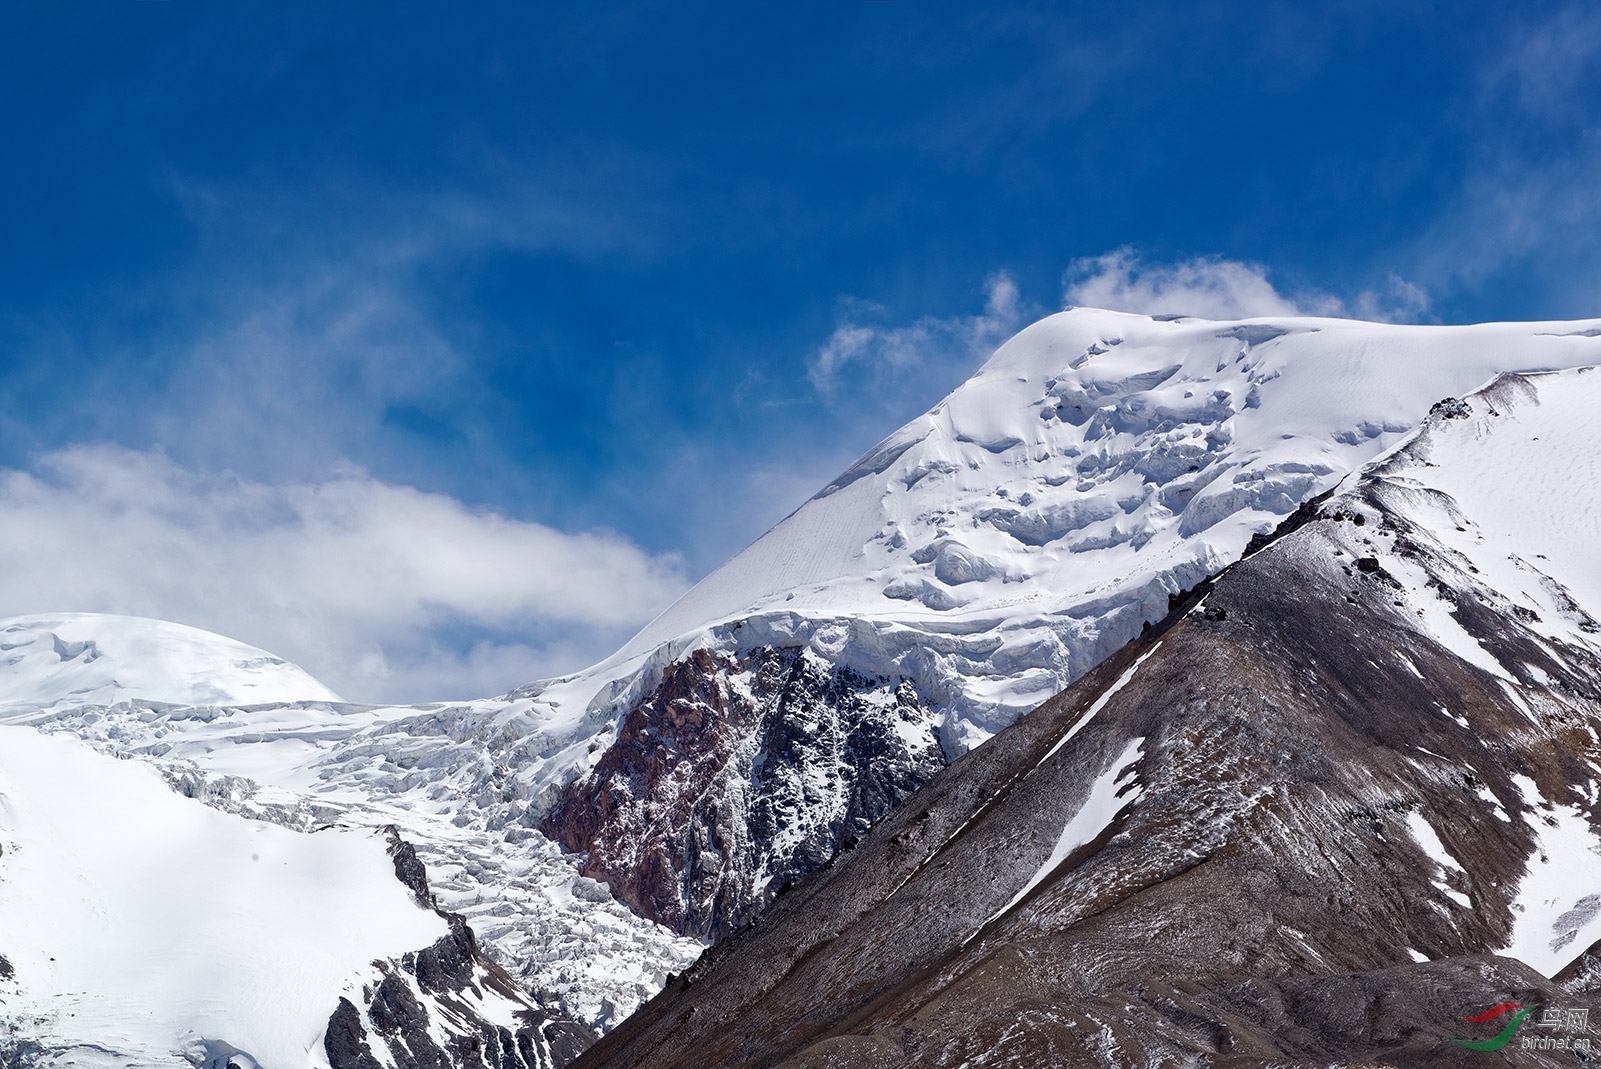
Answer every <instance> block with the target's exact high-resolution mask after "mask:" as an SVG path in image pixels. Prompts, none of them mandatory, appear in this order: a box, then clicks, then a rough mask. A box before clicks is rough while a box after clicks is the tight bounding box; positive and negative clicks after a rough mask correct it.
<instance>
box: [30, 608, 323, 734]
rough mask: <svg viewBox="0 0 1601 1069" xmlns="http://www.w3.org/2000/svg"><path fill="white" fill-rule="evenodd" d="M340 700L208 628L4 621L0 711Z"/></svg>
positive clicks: (72, 618) (105, 619) (112, 621)
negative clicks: (133, 704) (151, 703)
mask: <svg viewBox="0 0 1601 1069" xmlns="http://www.w3.org/2000/svg"><path fill="white" fill-rule="evenodd" d="M135 699H140V700H144V701H157V702H171V703H173V704H175V705H225V704H228V705H234V704H236V705H255V704H263V703H267V702H296V701H316V702H336V701H339V700H340V699H339V695H337V694H335V693H334V692H333V691H331V690H329V689H328V688H327V687H325V686H323V685H322V684H321V683H319V682H318V681H317V680H315V679H313V678H311V676H309V675H307V674H306V672H305V671H303V670H302V669H301V668H299V667H298V666H296V665H293V664H290V663H289V662H288V661H285V660H283V659H281V658H278V657H274V656H273V655H272V654H270V653H268V652H267V651H265V650H258V649H256V648H255V647H254V646H247V645H245V644H244V643H243V642H235V641H234V640H233V639H231V638H223V637H222V636H221V635H214V634H212V633H211V632H209V631H201V630H199V629H198V628H193V627H185V626H184V625H182V624H171V623H167V622H166V621H165V620H147V619H143V618H141V617H137V616H108V615H103V614H98V613H54V614H51V615H46V616H14V617H12V618H10V619H8V620H0V711H4V710H14V709H41V708H49V707H50V706H53V705H113V704H115V703H117V702H119V701H133V700H135Z"/></svg>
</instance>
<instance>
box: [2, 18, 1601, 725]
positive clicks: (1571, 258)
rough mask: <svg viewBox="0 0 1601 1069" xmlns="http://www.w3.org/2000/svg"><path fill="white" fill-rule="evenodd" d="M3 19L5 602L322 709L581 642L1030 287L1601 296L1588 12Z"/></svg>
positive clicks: (898, 400) (1596, 57) (474, 679)
mask: <svg viewBox="0 0 1601 1069" xmlns="http://www.w3.org/2000/svg"><path fill="white" fill-rule="evenodd" d="M0 51H3V55H0V85H3V87H4V92H5V97H6V100H7V102H8V106H7V108H6V109H5V112H4V115H3V117H0V133H3V136H4V150H5V157H6V161H7V164H8V166H6V167H5V168H4V169H0V234H3V235H4V243H3V245H0V467H3V468H4V469H5V482H4V486H3V488H0V505H4V506H5V508H4V511H3V512H0V514H3V515H7V516H8V519H7V520H5V521H0V523H3V525H4V527H3V528H0V551H3V552H12V553H17V554H22V555H23V556H24V560H23V562H22V563H20V564H19V565H17V566H16V567H15V569H14V570H16V571H17V572H18V573H19V576H20V577H14V578H11V579H8V580H5V581H4V582H0V614H12V613H21V612H32V611H44V610H49V609H95V610H115V611H126V612H138V613H143V614H149V615H162V616H167V617H169V618H177V619H182V620H184V622H189V623H195V624H198V625H200V626H207V627H212V628H214V629H217V630H223V631H226V632H227V633H230V634H232V635H234V636H235V637H238V638H242V639H245V640H246V641H252V642H257V643H258V644H262V645H266V646H269V648H273V649H275V650H277V651H278V652H283V653H285V654H286V655H290V656H294V657H296V658H297V659H299V660H301V661H302V662H303V663H305V664H307V666H308V667H309V668H312V669H313V670H314V671H316V672H318V674H320V675H323V676H324V677H325V678H327V679H328V680H329V682H330V683H332V684H333V685H335V686H336V687H337V688H341V689H342V690H344V691H345V692H347V693H348V694H349V695H350V696H353V697H364V698H377V697H383V698H386V699H398V698H401V697H413V698H418V699H422V698H435V697H442V696H447V695H451V696H455V695H458V693H475V692H480V691H481V692H488V691H490V690H497V689H504V688H505V687H509V686H511V685H513V684H515V683H517V682H520V681H522V680H523V679H526V678H529V677H531V676H533V675H538V674H543V673H546V672H552V671H558V670H567V669H573V668H577V667H580V666H581V665H582V664H583V663H586V662H587V661H588V660H590V659H593V658H594V657H596V656H599V655H601V654H603V653H605V652H607V651H608V650H609V648H611V647H612V646H614V645H615V644H616V643H617V642H618V641H620V639H622V638H625V637H626V635H627V633H628V632H629V631H630V630H631V629H633V628H634V627H636V626H637V625H638V624H640V623H642V622H643V621H644V620H645V619H647V618H648V617H649V616H651V615H653V614H654V612H655V611H657V610H659V609H660V608H661V607H663V605H664V604H665V602H666V601H667V600H669V599H670V598H671V597H672V596H673V594H674V593H675V592H676V591H677V590H679V589H682V587H683V585H684V584H685V583H687V582H690V581H693V580H694V579H695V578H697V577H699V576H700V575H703V574H704V573H705V572H706V571H708V570H709V569H710V568H712V567H715V566H716V564H718V563H719V562H720V561H721V560H723V559H724V558H726V557H727V556H729V555H730V554H732V553H733V552H736V551H737V550H738V549H739V548H741V547H742V546H743V545H745V544H746V543H748V542H749V541H750V540H751V539H752V538H753V537H755V536H756V535H758V534H760V532H761V531H762V530H764V529H765V528H766V527H767V526H769V525H771V524H772V523H773V522H775V521H776V520H778V519H779V518H781V517H782V516H783V515H784V514H785V513H787V512H788V511H789V510H791V509H792V508H794V507H795V506H796V505H798V504H799V503H800V502H801V501H803V500H804V499H805V498H806V497H807V496H808V495H809V493H810V492H811V491H812V490H813V489H815V488H816V487H817V486H819V485H821V484H822V483H823V482H825V481H826V479H827V478H828V476H829V475H831V474H832V473H833V472H835V471H836V470H838V469H839V468H841V467H843V466H844V465H845V464H846V463H848V462H849V461H850V460H851V459H852V458H853V457H854V456H855V455H857V454H859V453H860V452H862V451H864V450H865V449H866V448H868V447H869V446H871V445H872V444H873V442H874V441H876V440H877V439H878V438H880V437H882V436H883V435H884V434H886V433H888V432H889V431H890V430H892V429H893V428H894V427H895V426H897V425H898V424H899V423H901V422H903V421H904V420H905V419H907V418H909V417H911V416H912V415H915V414H916V413H917V412H919V411H921V410H923V409H924V408H926V407H927V406H928V405H930V404H932V403H933V402H934V401H937V400H938V399H939V397H940V396H942V395H943V394H944V393H946V392H947V391H948V390H949V389H950V388H951V387H953V386H954V385H955V384H956V383H957V382H959V381H960V380H961V379H962V378H964V377H965V376H966V375H967V374H968V373H969V372H970V371H971V370H972V369H973V368H974V367H976V366H977V364H978V363H979V362H981V360H982V358H983V356H984V355H985V353H986V352H987V350H988V349H989V348H992V347H993V345H994V344H996V343H997V342H998V341H1000V340H1002V339H1004V337H1005V336H1006V334H1007V333H1008V332H1009V331H1011V330H1013V329H1015V328H1016V327H1018V326H1020V325H1022V324H1023V323H1024V322H1026V321H1028V320H1029V319H1031V318H1034V317H1036V316H1038V315H1041V314H1045V313H1047V312H1050V311H1053V310H1056V309H1058V308H1060V307H1062V305H1063V304H1064V303H1065V302H1069V301H1072V300H1080V301H1085V303H1088V301H1089V300H1096V301H1099V302H1101V303H1116V304H1121V305H1123V306H1126V307H1129V308H1130V309H1131V310H1151V308H1150V307H1147V306H1154V305H1160V306H1162V310H1172V311H1188V312H1203V313H1204V312H1209V311H1210V312H1217V313H1219V314H1222V313H1228V312H1235V313H1240V314H1248V313H1252V312H1261V311H1283V310H1287V309H1290V308H1295V309H1299V310H1304V311H1334V312H1339V313H1343V314H1352V315H1363V316H1371V317H1382V318H1398V319H1410V320H1419V321H1439V322H1462V321H1472V320H1483V319H1501V318H1517V319H1525V318H1548V317H1580V316H1590V315H1595V314H1597V311H1598V307H1597V306H1598V300H1597V298H1598V296H1601V260H1598V245H1597V241H1596V234H1597V232H1598V231H1597V227H1598V224H1601V181H1598V178H1601V169H1598V165H1601V124H1598V120H1601V15H1597V14H1595V13H1594V11H1593V9H1592V8H1591V7H1589V6H1587V5H1582V4H1574V5H1561V4H1541V3H1526V4H1522V5H1515V6H1514V5H1490V4H1454V5H1442V4H1435V3H1417V4H1410V3H1405V2H1397V0H1388V2H1384V3H1376V2H1375V3H1366V2H1350V3H1328V4H1321V5H1309V4H1278V5H1275V4H1259V3H1253V4H1229V3H1219V2H1215V0H1214V2H1207V3H1149V4H1140V3H1132V4H1131V3H1119V4H1081V5H1034V4H1022V5H1002V4H995V5H985V6H984V7H983V8H982V9H980V8H979V7H978V6H977V5H958V4H937V3H923V2H914V0H879V2H862V0H856V2H831V3H823V4H817V5H807V6H794V7H785V8H774V7H771V6H763V5H752V4H690V3H677V4H657V3H640V4H613V5H594V4H591V5H559V6H558V5H474V6H465V7H464V6H462V5H449V6H447V5H442V4H435V5H425V4H406V3H392V4H385V5H377V4H344V5H327V4H317V5H312V4H295V3H286V4H280V5H273V6H266V5H262V6H259V7H256V8H253V9H251V8H245V7H235V6H229V7H218V6H211V7H206V6H202V5H198V4H195V3H190V2H184V0H123V2H119V3H107V4H98V5H96V4H82V5H74V6H71V7H64V6H62V5H46V4H28V5H10V6H8V7H6V8H5V10H4V12H3V13H0ZM1275 302H1276V303H1275ZM1169 305H1174V307H1171V308H1169V307H1167V306H1169ZM7 529H9V533H8V531H7ZM396 532H399V533H398V534H397V533H396ZM524 536H526V538H524ZM375 539H376V540H377V542H378V543H382V544H383V545H385V546H388V547H389V551H388V552H390V553H391V554H392V555H391V556H384V555H383V553H379V552H378V551H377V550H375V549H374V548H373V547H374V545H375V544H376V543H375V542H374V541H373V540H375ZM397 540H399V541H401V542H405V543H406V544H405V545H402V546H399V547H398V548H397V547H396V546H395V545H394V543H395V542H396V541H397ZM408 540H409V541H408ZM521 545H538V546H541V547H544V548H542V549H540V550H539V554H541V555H539V556H537V559H536V558H535V557H530V556H529V553H530V552H532V551H525V550H523V549H519V548H518V547H519V546H521ZM340 553H345V554H346V556H343V557H341V556H340V555H339V554H340ZM453 553H454V554H455V556H456V557H457V558H459V559H454V560H448V559H447V558H451V557H452V554H453ZM373 560H381V561H384V562H388V563H386V564H385V565H384V567H377V566H374V565H372V563H371V562H372V561H373ZM441 560H445V561H446V563H445V564H441V563H440V562H441ZM541 561H544V562H547V563H545V564H541ZM308 562H317V563H308ZM549 562H566V563H564V564H560V565H559V567H558V566H557V565H555V564H550V563H549ZM447 564H448V567H447ZM391 565H392V567H391ZM384 568H390V570H389V571H387V572H386V571H385V570H384ZM475 569H476V570H475ZM586 569H588V570H586ZM552 571H562V572H563V573H564V574H565V575H566V576H568V577H569V578H567V579H562V578H561V577H554V578H553V577H551V575H550V574H548V573H551V572H552ZM508 573H512V574H516V575H519V576H522V577H523V578H522V579H520V580H517V581H515V582H511V581H507V580H505V579H504V576H505V575H506V574H508ZM330 575H338V576H343V577H346V580H348V581H336V580H333V579H330ZM593 575H603V576H611V577H613V578H612V580H611V585H610V586H606V584H605V583H604V582H603V583H602V584H601V585H602V586H606V589H605V590H603V591H601V592H600V593H596V589H595V580H593V579H589V580H585V583H583V584H581V583H579V582H578V581H577V580H574V579H571V578H570V577H571V576H593ZM386 576H387V578H386ZM342 582H343V585H342ZM586 584H587V585H586ZM393 588H401V589H404V590H410V591H413V593H410V594H398V593H397V592H396V589H393ZM330 590H332V591H334V593H330V592H329V591H330ZM464 591H465V593H464Z"/></svg>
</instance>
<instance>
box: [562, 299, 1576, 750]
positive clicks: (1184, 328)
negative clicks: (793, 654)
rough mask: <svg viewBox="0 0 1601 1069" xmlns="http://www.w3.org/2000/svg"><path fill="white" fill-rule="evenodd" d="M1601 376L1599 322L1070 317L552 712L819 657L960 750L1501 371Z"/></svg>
mask: <svg viewBox="0 0 1601 1069" xmlns="http://www.w3.org/2000/svg"><path fill="white" fill-rule="evenodd" d="M1597 361H1601V338H1598V337H1597V336H1596V331H1595V329H1594V326H1593V324H1590V323H1580V324H1571V323H1547V324H1484V325H1479V326H1468V327H1411V326H1388V325H1381V324H1373V323H1362V322H1355V321H1350V320H1332V319H1261V320H1248V321H1244V322H1227V323H1223V322H1212V321H1208V320H1199V319H1180V320H1169V321H1163V320H1156V319H1152V318H1149V317H1146V316H1135V315H1124V314H1119V313H1113V312H1104V311H1096V310H1092V309H1075V310H1071V311H1067V312H1063V313H1060V314H1058V315H1054V316H1051V317H1049V318H1047V319H1044V320H1041V321H1040V322H1038V323H1036V324H1034V325H1033V326H1030V327H1028V328H1027V329H1025V330H1024V331H1022V332H1021V333H1020V334H1018V335H1017V336H1016V337H1014V338H1013V339H1011V340H1010V341H1008V342H1007V343H1006V344H1005V345H1003V346H1001V348H1000V349H999V350H998V351H997V352H996V353H995V355H994V356H993V357H992V358H991V359H990V360H989V361H988V362H987V363H986V364H985V365H984V366H983V367H982V368H981V369H980V370H979V371H978V373H977V374H975V375H974V376H973V377H972V378H971V379H969V380H968V381H967V382H965V383H963V384H962V385H961V386H960V387H958V388H957V389H956V390H955V391H954V392H953V393H952V394H951V395H950V396H949V397H947V398H946V399H945V400H944V401H943V402H941V403H940V404H939V405H937V406H935V407H934V409H932V410H931V411H930V412H929V413H928V414H926V415H924V416H921V417H919V418H918V419H916V420H913V421H912V422H911V423H909V424H907V425H906V426H905V427H902V428H901V429H900V430H899V431H897V432H895V433H894V434H892V435H891V436H890V437H888V438H886V439H885V440H884V441H883V442H882V443H881V444H880V445H878V446H877V447H876V448H874V449H873V450H872V451H871V452H870V453H868V454H867V456H865V457H863V458H862V459H861V460H860V461H858V462H857V463H856V464H854V465H853V466H852V467H851V468H850V469H848V470H847V471H846V472H845V473H843V474H842V475H841V476H840V477H839V478H837V479H836V480H834V481H833V482H832V483H831V484H829V486H827V487H826V488H824V489H823V490H822V491H821V492H820V493H818V494H817V496H816V497H814V498H813V499H812V500H810V501H808V502H807V503H806V504H804V505H802V506H801V507H800V508H799V509H797V510H796V511H795V513H794V514H792V515H791V516H790V517H789V518H788V519H786V520H784V521H783V522H782V523H780V524H779V525H778V526H776V527H775V528H773V530H771V531H769V532H768V533H767V534H766V535H764V536H763V537H762V538H760V539H759V540H757V542H755V543H754V544H753V545H752V546H751V547H750V548H749V549H747V550H745V551H744V552H743V553H741V554H739V555H738V556H736V557H735V558H734V559H732V560H731V561H729V562H728V563H727V564H725V565H724V566H723V567H721V568H719V569H718V570H717V571H715V572H713V573H712V574H711V575H710V576H708V577H707V578H706V579H704V580H702V581H701V582H700V583H699V584H698V585H697V586H696V587H695V588H694V589H692V590H691V591H689V592H688V593H687V594H685V595H684V596H683V597H682V598H681V599H679V601H678V602H677V603H675V604H674V605H673V606H672V607H670V608H669V609H668V610H667V611H666V612H664V613H663V614H662V615H661V616H660V617H658V618H657V619H656V620H654V621H653V622H652V623H651V624H649V625H648V626H647V627H646V628H645V629H644V630H642V631H641V632H640V633H639V635H637V636H636V637H635V638H634V639H633V640H632V641H631V642H630V643H629V644H628V645H627V646H626V647H625V648H624V649H623V650H621V651H620V652H619V653H618V655H617V656H616V657H614V658H612V659H611V660H610V661H608V662H607V663H605V664H603V665H601V666H597V669H596V670H591V671H590V672H587V673H582V674H581V675H580V676H579V677H576V678H574V679H572V680H570V681H567V682H565V683H564V684H546V685H543V686H542V687H541V688H539V692H540V694H541V695H542V697H543V698H544V699H545V700H546V701H547V702H551V703H559V704H561V705H562V706H563V707H564V708H565V710H566V712H567V715H568V716H576V715H577V713H578V712H580V711H581V710H583V709H585V708H590V707H591V701H592V700H593V703H594V704H593V707H592V708H591V711H592V712H599V711H601V710H602V709H607V710H611V711H613V712H615V711H617V710H618V709H620V707H622V706H624V705H626V704H628V703H630V702H631V701H634V700H637V699H638V698H639V696H640V695H641V693H642V692H644V691H647V690H648V689H649V688H650V687H652V686H654V681H655V680H656V679H657V678H659V670H660V668H661V667H662V666H664V665H665V664H666V663H669V662H671V661H672V660H676V659H677V658H678V657H679V656H681V655H682V654H683V653H684V652H687V651H688V650H690V649H693V648H696V647H701V646H705V647H709V648H715V649H728V650H732V649H737V648H751V647H754V646H758V645H764V644H767V645H776V646H794V645H809V646H810V647H812V648H813V649H815V650H817V651H818V652H819V653H820V654H821V655H822V656H824V657H825V659H827V660H829V661H831V662H834V663H847V664H850V665H851V666H853V667H855V668H857V669H859V670H861V671H864V672H867V673H869V674H876V675H888V676H905V677H907V678H909V679H912V680H914V681H915V683H916V684H917V687H918V689H919V691H920V692H921V693H922V694H923V695H924V696H925V697H926V698H927V699H928V700H929V701H930V702H931V704H932V705H933V707H934V708H935V709H936V710H937V711H938V713H939V714H940V716H941V721H940V731H941V738H942V741H943V742H944V744H945V745H946V747H947V749H949V750H950V751H951V752H952V753H960V752H961V751H962V750H964V749H966V748H967V747H968V746H971V745H972V744H974V743H976V742H978V741H980V740H982V739H983V738H985V737H987V735H988V734H990V733H992V732H994V731H995V730H998V729H999V728H1000V727H1002V726H1004V725H1005V724H1006V723H1009V722H1010V721H1011V720H1012V719H1013V718H1014V717H1016V716H1017V715H1018V714H1019V713H1021V712H1022V711H1024V710H1026V709H1028V708H1031V707H1032V706H1033V705H1035V704H1038V703H1039V702H1040V701H1042V700H1044V699H1045V698H1046V697H1048V696H1050V695H1052V694H1054V693H1056V692H1057V691H1058V690H1060V689H1061V688H1062V687H1063V686H1065V685H1066V684H1067V683H1068V682H1069V681H1070V680H1072V679H1073V678H1075V677H1077V676H1078V675H1080V674H1082V673H1083V672H1084V671H1086V670H1087V669H1088V668H1089V667H1090V666H1091V665H1093V664H1096V663H1098V662H1099V661H1100V660H1101V659H1102V658H1104V657H1105V656H1106V654H1107V653H1109V652H1110V651H1111V650H1114V649H1116V648H1117V647H1118V646H1120V645H1122V643H1124V642H1126V641H1127V640H1128V639H1129V637H1131V636H1132V635H1134V634H1136V633H1137V632H1138V630H1139V628H1140V626H1141V624H1142V623H1143V622H1145V621H1147V620H1154V619H1157V618H1160V617H1161V616H1162V615H1163V614H1164V613H1165V612H1166V611H1167V596H1168V595H1169V594H1170V593H1172V592H1174V591H1176V590H1181V589H1185V588H1188V587H1190V586H1192V585H1194V583H1195V582H1196V581H1198V580H1199V579H1201V578H1202V577H1203V576H1206V575H1208V574H1211V573H1212V572H1215V571H1216V570H1217V569H1218V568H1220V567H1221V566H1222V565H1224V564H1226V563H1228V562H1229V561H1232V560H1234V559H1236V558H1237V557H1238V556H1239V555H1240V553H1241V552H1242V551H1243V550H1244V548H1245V545H1246V543H1247V542H1248V541H1249V539H1250V537H1251V536H1252V535H1253V534H1256V533H1259V532H1262V531H1266V530H1269V529H1271V528H1272V526H1273V525H1274V524H1275V523H1277V522H1278V520H1279V519H1281V518H1282V517H1284V516H1285V515H1287V514H1288V513H1289V512H1291V511H1292V510H1293V509H1294V508H1295V506H1296V505H1297V504H1298V503H1299V502H1300V501H1302V500H1305V499H1306V498H1307V497H1309V496H1311V495H1313V494H1316V493H1319V492H1321V491H1323V490H1326V489H1328V488H1329V487H1331V486H1333V485H1334V484H1335V483H1337V482H1338V481H1339V480H1340V479H1341V478H1342V477H1343V476H1344V475H1345V474H1347V473H1348V472H1350V471H1352V470H1354V469H1356V468H1358V467H1360V466H1361V465H1362V464H1364V463H1366V462H1367V461H1369V460H1371V459H1372V458H1374V457H1375V456H1378V455H1379V454H1380V453H1382V452H1383V451H1384V450H1385V449H1387V448H1389V447H1390V446H1392V445H1394V444H1395V443H1396V442H1397V441H1398V440H1400V438H1401V437H1402V436H1403V435H1404V434H1406V433H1407V432H1408V431H1410V430H1411V429H1412V428H1414V427H1415V426H1416V425H1417V423H1418V421H1419V420H1420V419H1421V418H1422V416H1423V415H1424V414H1425V413H1426V412H1427V411H1428V410H1429V406H1430V405H1431V404H1432V403H1433V402H1435V401H1437V400H1438V399H1440V398H1441V397H1444V396H1446V395H1460V394H1462V393H1465V392H1467V391H1469V390H1472V389H1475V388H1477V387H1479V386H1481V385H1483V384H1484V383H1485V382H1487V381H1488V380H1489V379H1490V378H1492V377H1493V376H1494V375H1496V374H1497V373H1499V372H1503V371H1521V370H1539V369H1546V368H1560V367H1573V366H1577V365H1582V364H1590V363H1595V362H1597ZM641 669H643V671H641ZM608 722H609V718H608Z"/></svg>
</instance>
